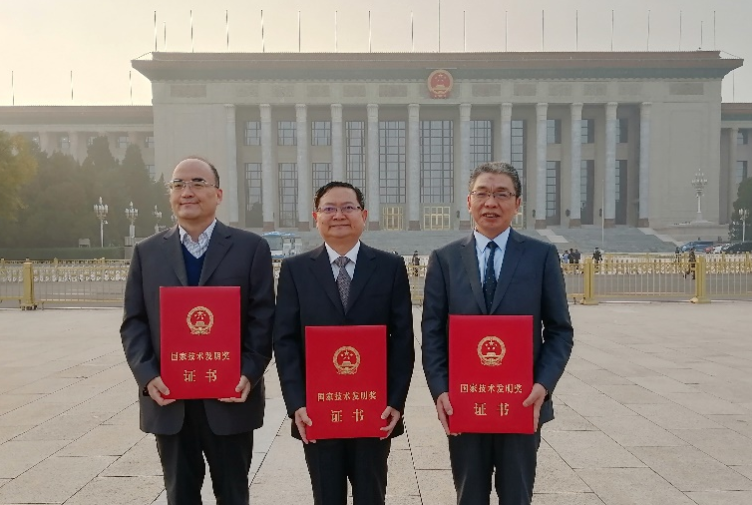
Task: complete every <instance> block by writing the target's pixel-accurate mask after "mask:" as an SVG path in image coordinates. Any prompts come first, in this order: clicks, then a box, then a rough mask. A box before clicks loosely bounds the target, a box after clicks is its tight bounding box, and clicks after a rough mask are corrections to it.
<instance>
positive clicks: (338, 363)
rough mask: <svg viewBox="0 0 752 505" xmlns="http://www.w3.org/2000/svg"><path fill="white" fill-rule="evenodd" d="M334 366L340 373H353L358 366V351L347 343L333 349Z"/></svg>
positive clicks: (356, 370)
mask: <svg viewBox="0 0 752 505" xmlns="http://www.w3.org/2000/svg"><path fill="white" fill-rule="evenodd" d="M332 361H334V368H336V369H337V373H338V374H340V375H355V374H356V373H357V372H358V366H360V353H359V352H358V350H357V349H356V348H354V347H350V346H349V345H346V346H342V347H340V348H339V349H337V350H336V351H334V358H333V360H332Z"/></svg>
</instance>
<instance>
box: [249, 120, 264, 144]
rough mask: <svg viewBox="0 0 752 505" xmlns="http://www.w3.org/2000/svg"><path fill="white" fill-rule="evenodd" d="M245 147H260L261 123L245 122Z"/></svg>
mask: <svg viewBox="0 0 752 505" xmlns="http://www.w3.org/2000/svg"><path fill="white" fill-rule="evenodd" d="M245 145H247V146H260V145H261V121H246V122H245Z"/></svg>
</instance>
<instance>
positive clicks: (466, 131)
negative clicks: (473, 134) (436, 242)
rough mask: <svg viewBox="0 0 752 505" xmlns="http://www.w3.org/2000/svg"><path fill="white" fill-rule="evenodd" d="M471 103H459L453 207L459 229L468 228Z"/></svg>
mask: <svg viewBox="0 0 752 505" xmlns="http://www.w3.org/2000/svg"><path fill="white" fill-rule="evenodd" d="M471 111H472V105H470V104H469V103H463V104H460V156H459V160H460V164H459V167H458V169H457V170H455V171H454V207H455V210H456V212H457V213H458V214H459V229H460V230H469V229H470V214H469V213H468V211H467V201H466V198H465V196H466V195H467V183H468V180H470V172H472V170H473V168H475V167H472V166H470V112H471Z"/></svg>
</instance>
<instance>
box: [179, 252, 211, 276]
mask: <svg viewBox="0 0 752 505" xmlns="http://www.w3.org/2000/svg"><path fill="white" fill-rule="evenodd" d="M180 248H181V249H182V250H183V261H184V262H185V273H186V275H187V276H188V285H189V286H198V281H199V280H201V269H202V268H203V266H204V258H205V257H206V253H204V254H202V255H201V257H200V258H195V257H194V256H193V255H192V254H191V253H189V252H188V249H186V248H185V246H184V245H183V244H180Z"/></svg>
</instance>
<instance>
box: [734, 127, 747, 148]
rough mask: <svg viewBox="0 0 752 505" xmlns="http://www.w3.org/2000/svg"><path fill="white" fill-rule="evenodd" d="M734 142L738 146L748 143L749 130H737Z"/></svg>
mask: <svg viewBox="0 0 752 505" xmlns="http://www.w3.org/2000/svg"><path fill="white" fill-rule="evenodd" d="M736 143H737V144H738V145H740V146H746V145H747V144H749V130H739V132H738V133H737V134H736Z"/></svg>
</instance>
